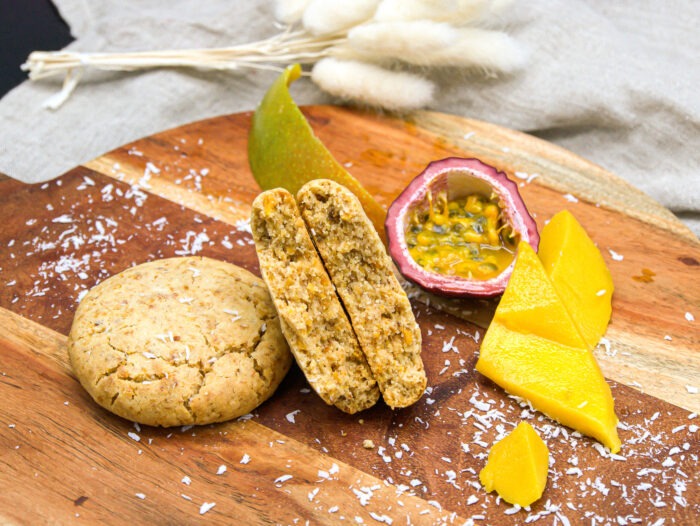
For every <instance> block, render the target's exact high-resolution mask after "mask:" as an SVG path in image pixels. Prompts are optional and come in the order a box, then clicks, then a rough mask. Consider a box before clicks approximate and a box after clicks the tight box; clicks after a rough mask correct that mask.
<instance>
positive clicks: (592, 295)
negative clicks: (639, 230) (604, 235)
mask: <svg viewBox="0 0 700 526" xmlns="http://www.w3.org/2000/svg"><path fill="white" fill-rule="evenodd" d="M538 254H539V257H540V260H541V261H542V263H543V265H544V269H545V272H546V273H547V275H548V276H549V277H550V279H551V280H552V283H553V284H554V288H555V289H556V291H557V293H558V294H559V297H560V298H561V300H562V302H563V303H564V306H565V307H566V309H567V310H568V311H569V314H570V315H571V318H572V319H573V320H574V324H575V325H576V327H577V329H578V332H579V333H580V334H581V336H582V337H583V339H584V340H585V342H586V344H587V346H588V347H589V348H590V349H592V348H593V347H595V346H596V345H597V344H598V342H599V341H600V338H601V337H602V336H603V334H605V330H606V329H607V327H608V322H609V321H610V316H611V314H612V304H611V301H612V294H613V282H612V277H611V276H610V271H609V270H608V268H607V266H606V265H605V260H603V256H602V255H601V254H600V251H599V250H598V248H597V247H596V246H595V244H593V241H591V238H590V237H588V234H587V233H586V231H585V230H584V229H583V227H582V226H581V225H580V224H579V222H578V221H577V220H576V218H575V217H574V216H573V215H572V214H571V212H569V211H568V210H563V211H561V212H559V213H557V214H556V215H555V216H554V217H552V219H551V220H550V221H549V223H548V224H547V225H546V226H545V227H544V228H543V229H542V234H541V235H540V248H539V252H538Z"/></svg>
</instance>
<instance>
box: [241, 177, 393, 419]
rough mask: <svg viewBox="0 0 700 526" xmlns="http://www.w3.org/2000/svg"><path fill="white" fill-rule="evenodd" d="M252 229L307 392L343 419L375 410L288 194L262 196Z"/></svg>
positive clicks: (354, 347) (371, 389) (361, 360)
mask: <svg viewBox="0 0 700 526" xmlns="http://www.w3.org/2000/svg"><path fill="white" fill-rule="evenodd" d="M250 226H251V230H252V232H253V239H254V240H255V249H256V251H257V254H258V260H259V261H260V271H261V273H262V276H263V279H264V280H265V283H267V286H268V288H269V290H270V294H271V295H272V299H273V300H274V303H275V307H276V308H277V312H278V313H279V317H280V323H281V325H282V331H283V333H284V335H285V337H286V338H287V342H288V343H289V346H290V348H291V351H292V353H293V354H294V357H295V358H296V361H297V363H298V364H299V367H300V368H301V370H302V371H303V372H304V375H305V376H306V378H307V380H308V381H309V384H310V385H311V387H312V388H313V389H314V390H315V391H316V392H317V393H318V395H319V396H320V397H321V398H322V399H323V400H324V401H325V402H326V403H327V404H330V405H334V406H336V407H337V408H339V409H341V410H342V411H345V412H346V413H351V414H352V413H356V412H357V411H361V410H363V409H367V408H369V407H371V406H372V405H374V404H375V402H376V401H377V399H378V398H379V389H378V388H377V383H376V382H375V380H374V378H373V376H372V372H371V371H370V368H369V366H368V364H367V360H366V359H365V356H364V354H363V353H362V350H361V349H360V345H359V343H358V341H357V338H356V337H355V333H354V332H353V329H352V327H351V326H350V322H349V321H348V318H347V316H346V314H345V312H344V311H343V307H342V305H341V303H340V300H339V299H338V296H337V295H336V293H335V290H334V288H333V284H332V283H331V280H330V278H329V277H328V274H327V273H326V270H325V269H324V267H323V264H322V263H321V260H320V258H319V256H318V253H317V252H316V249H315V248H314V246H313V243H312V242H311V238H310V237H309V233H308V231H307V230H306V226H305V224H304V222H303V220H302V218H301V216H300V215H299V209H298V208H297V205H296V202H295V201H294V197H293V196H292V194H290V193H289V192H288V191H287V190H284V189H281V188H278V189H275V190H269V191H267V192H263V193H262V194H260V195H259V196H258V197H257V198H256V199H255V201H253V210H252V213H251V221H250Z"/></svg>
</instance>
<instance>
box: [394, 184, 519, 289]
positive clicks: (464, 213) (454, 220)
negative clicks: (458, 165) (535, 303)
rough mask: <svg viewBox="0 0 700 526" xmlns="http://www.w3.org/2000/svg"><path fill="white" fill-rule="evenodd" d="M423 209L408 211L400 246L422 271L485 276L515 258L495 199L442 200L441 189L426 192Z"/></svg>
mask: <svg viewBox="0 0 700 526" xmlns="http://www.w3.org/2000/svg"><path fill="white" fill-rule="evenodd" d="M426 198H427V202H428V209H427V210H414V211H413V213H412V214H411V217H410V218H409V221H408V222H407V224H406V245H407V246H408V252H409V254H410V255H411V257H412V258H413V259H414V260H415V261H416V263H418V264H419V265H420V266H421V267H423V268H424V269H426V270H428V271H430V272H437V273H439V274H445V275H447V276H459V277H462V278H467V279H490V278H492V277H494V276H497V275H498V274H500V273H501V272H503V270H504V269H505V268H506V267H508V265H510V264H511V262H512V261H513V258H514V257H515V249H516V247H517V235H516V234H515V233H514V232H513V229H512V228H511V227H510V226H509V225H508V223H507V222H506V221H505V220H504V218H503V215H502V214H501V209H500V207H499V205H498V198H497V196H496V195H494V194H492V195H491V196H490V197H489V198H486V197H484V196H483V195H479V194H473V195H470V196H467V197H463V198H460V199H456V200H452V201H448V199H447V192H446V191H444V190H442V191H439V192H438V194H437V195H436V196H435V198H433V194H432V192H430V191H428V192H427V194H426Z"/></svg>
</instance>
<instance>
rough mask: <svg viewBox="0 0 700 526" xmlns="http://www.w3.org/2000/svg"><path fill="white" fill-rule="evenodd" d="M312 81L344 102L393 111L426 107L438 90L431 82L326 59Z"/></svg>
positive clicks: (319, 65) (362, 63)
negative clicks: (349, 100)
mask: <svg viewBox="0 0 700 526" xmlns="http://www.w3.org/2000/svg"><path fill="white" fill-rule="evenodd" d="M311 79H312V80H313V81H314V82H315V83H316V84H317V85H318V86H319V87H320V88H321V89H323V90H325V91H327V92H328V93H330V94H332V95H335V96H337V97H339V98H341V99H351V100H353V101H357V102H360V103H363V104H366V105H369V106H378V107H382V108H385V109H387V110H390V111H407V110H412V109H416V108H420V107H423V106H427V105H428V104H430V102H431V101H432V99H433V91H434V89H435V86H434V85H433V83H432V82H430V81H429V80H426V79H424V78H423V77H420V76H418V75H414V74H412V73H406V72H395V71H389V70H387V69H383V68H380V67H379V66H375V65H373V64H367V63H364V62H357V61H354V60H340V59H336V58H324V59H322V60H319V61H318V62H317V63H316V65H315V66H314V68H313V70H312V71H311Z"/></svg>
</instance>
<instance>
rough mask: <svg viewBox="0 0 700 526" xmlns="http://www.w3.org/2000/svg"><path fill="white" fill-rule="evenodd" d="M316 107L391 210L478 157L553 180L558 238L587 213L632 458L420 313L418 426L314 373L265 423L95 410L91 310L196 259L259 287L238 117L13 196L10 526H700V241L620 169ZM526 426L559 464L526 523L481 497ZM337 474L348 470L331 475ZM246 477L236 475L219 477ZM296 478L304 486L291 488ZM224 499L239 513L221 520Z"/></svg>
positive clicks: (418, 120)
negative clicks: (351, 410)
mask: <svg viewBox="0 0 700 526" xmlns="http://www.w3.org/2000/svg"><path fill="white" fill-rule="evenodd" d="M304 112H305V113H306V115H307V117H308V118H309V120H310V122H311V124H312V126H313V127H314V129H315V130H316V133H317V134H318V135H319V137H320V138H321V140H323V141H324V143H325V144H327V146H328V147H329V149H330V150H331V151H332V152H333V154H334V155H335V156H336V157H337V158H338V160H339V161H340V162H342V163H344V164H346V165H347V166H348V169H349V170H350V171H351V172H352V173H353V175H355V176H356V177H358V179H360V181H362V183H363V184H364V185H365V186H366V187H367V188H368V190H369V191H371V192H372V193H374V194H375V195H376V196H378V198H379V199H380V200H381V201H382V202H383V203H385V204H387V203H389V202H390V201H391V200H392V199H393V198H394V197H395V196H396V195H397V193H398V192H399V191H400V189H401V188H402V187H403V186H404V185H405V184H406V183H407V182H408V181H409V180H410V179H412V178H413V177H414V176H415V175H416V174H417V173H418V172H420V171H421V170H422V168H423V167H424V166H425V164H427V163H428V162H429V161H431V160H434V159H437V158H442V157H446V156H450V155H461V156H471V155H478V156H480V157H481V158H483V159H484V160H486V161H487V162H491V163H492V164H494V165H496V166H497V167H499V168H501V169H505V170H506V171H507V172H508V173H509V174H510V175H513V176H515V172H516V171H517V172H522V173H519V175H520V176H521V177H529V176H531V175H532V174H534V173H540V176H538V177H536V178H534V179H532V180H531V182H529V183H528V182H526V180H527V179H522V180H521V179H520V178H519V177H517V176H515V178H516V180H518V181H520V182H521V183H522V187H521V190H522V193H523V196H524V198H525V200H526V202H527V204H528V206H529V207H530V209H531V210H532V211H533V213H534V214H535V215H536V219H537V221H538V224H539V225H540V226H541V225H542V224H543V223H544V221H545V220H546V219H547V218H548V217H550V216H551V215H553V214H554V213H555V212H556V211H558V210H560V209H562V208H569V209H570V210H572V212H573V213H574V214H575V215H576V216H577V218H579V220H580V221H581V222H582V223H583V224H584V226H585V227H586V229H587V230H588V231H589V233H590V234H591V236H592V237H593V239H594V241H596V242H597V243H598V246H599V247H600V248H601V251H602V253H603V255H604V257H605V258H606V262H607V263H608V265H609V267H610V269H611V272H612V273H613V279H614V281H615V285H616V293H615V297H614V306H613V308H614V316H613V320H612V324H611V326H610V330H609V331H608V334H607V338H608V339H609V341H610V348H609V349H607V350H606V349H605V348H604V347H601V348H600V349H599V350H598V356H599V360H600V362H601V366H602V367H603V369H604V371H605V373H606V376H608V377H610V378H612V379H614V380H617V382H611V387H612V389H613V394H614V396H615V400H616V410H617V413H618V416H620V419H621V421H622V423H623V427H622V428H621V429H620V435H621V438H622V440H623V449H622V451H621V455H622V456H621V457H618V458H610V457H606V456H604V452H603V453H601V452H599V451H598V450H597V449H596V446H595V444H594V442H593V441H591V440H589V439H587V438H585V437H580V436H577V434H575V433H572V432H571V430H567V429H566V428H563V427H561V426H559V425H557V424H555V423H553V422H552V421H550V420H548V419H547V418H545V417H543V416H542V415H539V414H536V413H534V412H532V411H530V410H529V409H528V408H527V407H526V406H522V405H521V404H520V403H519V402H518V401H516V400H514V399H512V398H510V397H508V396H507V395H506V394H505V393H504V392H503V391H502V390H500V389H499V388H498V387H497V386H495V385H494V384H493V383H491V382H489V381H488V380H486V379H485V378H483V377H481V376H480V375H478V374H477V373H475V372H474V368H473V366H474V363H475V361H476V358H477V354H478V346H479V345H478V343H479V341H480V339H481V337H483V330H482V329H480V328H479V327H477V326H475V325H473V324H471V323H468V322H466V321H464V320H463V319H459V318H457V317H454V316H451V315H450V314H447V313H446V312H444V311H442V310H438V309H436V308H432V307H428V306H427V305H426V304H425V303H420V302H413V307H414V310H415V312H416V315H417V318H418V321H419V324H420V325H421V329H422V333H423V336H424V342H425V344H424V349H423V357H424V361H425V364H426V371H427V374H428V382H429V389H428V392H427V393H426V395H425V396H424V397H423V399H422V400H421V401H420V402H419V403H418V404H416V405H415V406H412V407H411V408H407V409H405V410H402V411H391V410H389V409H388V408H387V407H386V406H384V405H383V404H379V405H377V406H376V407H375V408H373V409H371V410H369V411H366V412H363V413H362V414H360V415H354V416H349V415H344V414H341V413H340V412H338V411H337V410H335V409H334V408H332V407H328V406H325V405H324V404H323V403H322V402H321V401H320V400H319V399H318V397H317V396H315V395H314V394H313V393H312V392H310V391H309V389H308V385H307V384H306V382H305V380H304V378H303V376H302V375H301V373H300V372H299V370H298V369H297V368H296V367H294V368H293V369H292V371H290V374H289V375H288V376H287V378H286V379H285V381H284V382H283V383H282V385H281V386H280V388H279V389H278V391H277V393H276V394H275V395H274V397H273V398H272V399H270V400H269V401H268V402H267V403H265V404H263V406H261V407H260V408H258V409H257V410H256V411H255V412H254V413H253V414H252V415H250V418H249V419H246V420H245V421H242V422H232V423H228V424H222V425H217V426H206V427H203V428H193V429H188V430H186V431H184V432H183V431H182V430H180V429H174V430H163V429H156V428H148V427H145V426H144V427H141V428H140V429H138V430H137V429H136V428H135V427H134V426H133V425H132V424H131V423H130V422H127V421H125V420H122V419H119V418H117V417H115V416H113V415H111V414H109V413H107V412H106V411H104V410H102V409H101V408H99V407H98V406H97V405H95V404H94V403H93V402H92V401H91V400H90V399H89V397H88V396H87V395H86V394H85V393H84V391H83V390H82V389H81V388H80V386H79V384H78V383H77V382H76V381H75V380H74V379H73V378H72V376H71V374H70V370H69V368H68V367H67V364H66V361H65V350H64V346H65V336H64V335H65V334H67V333H68V331H69V329H70V324H71V321H72V316H73V312H74V310H75V307H76V305H77V302H78V300H79V297H80V295H81V294H82V293H83V291H86V290H88V289H89V288H90V287H92V286H93V285H94V284H96V283H98V282H99V281H102V280H103V279H105V278H106V277H108V276H110V275H112V274H114V273H116V272H119V271H121V270H123V269H125V268H127V267H129V266H132V265H134V264H137V263H141V262H144V261H150V260H153V259H157V258H162V257H169V256H173V255H184V254H191V253H198V254H202V255H206V256H210V257H215V258H218V259H222V260H226V261H229V262H232V263H236V264H239V265H241V266H243V267H245V268H247V269H249V270H251V271H252V272H254V273H259V272H258V267H257V259H256V257H255V252H254V248H253V246H252V244H251V238H250V235H249V232H248V231H247V226H246V224H245V222H244V221H242V220H244V219H245V218H246V217H247V215H248V211H249V208H250V203H251V201H252V199H253V198H254V197H255V195H257V193H258V192H259V189H258V187H257V185H256V183H255V182H254V180H253V179H252V176H251V175H250V172H249V169H248V166H247V158H246V155H245V144H246V133H247V128H248V125H249V120H250V114H239V115H229V116H223V117H219V118H215V119H210V120H206V121H202V122H198V123H193V124H191V125H188V126H185V127H181V128H178V129H175V130H170V131H166V132H163V133H161V134H158V135H156V136H153V137H149V138H145V139H142V140H139V141H136V142H134V143H132V144H129V145H126V146H124V147H123V148H119V149H117V150H115V151H113V152H110V153H108V154H106V155H104V156H101V157H100V158H98V159H96V160H94V161H92V162H90V163H87V164H86V165H85V166H81V167H77V168H76V169H74V170H72V171H70V172H68V173H67V174H64V175H63V176H61V177H60V178H58V179H56V180H54V181H52V182H49V183H46V184H42V185H33V186H27V185H22V184H20V183H17V182H16V181H13V180H11V179H9V178H2V177H0V218H1V219H2V222H3V228H2V229H1V230H0V307H1V308H0V327H2V331H0V396H1V397H2V399H3V401H4V402H3V404H2V405H1V406H0V424H2V427H0V451H2V453H1V454H0V463H2V471H1V472H0V485H1V486H2V487H3V488H11V489H10V490H9V491H6V492H4V493H3V494H2V495H1V496H0V504H2V507H1V508H0V509H2V510H3V511H2V512H0V522H3V523H24V524H29V523H32V524H33V523H41V522H44V523H72V522H77V521H78V520H84V519H88V520H89V521H90V522H99V523H103V522H104V523H114V522H120V523H121V522H125V521H127V520H135V521H138V522H146V521H147V522H149V523H150V522H152V523H173V522H174V523H190V522H195V521H197V520H198V519H204V520H208V521H215V522H221V523H230V522H231V521H232V520H235V519H238V520H240V521H243V522H245V523H261V524H264V523H277V524H292V523H295V521H297V519H298V521H297V522H303V521H304V520H309V521H310V522H311V523H314V524H317V523H338V522H341V520H340V518H341V517H342V518H343V519H344V520H343V522H349V523H353V522H354V521H355V519H354V517H355V516H358V517H361V518H362V520H364V522H365V523H366V524H371V523H374V522H378V521H379V522H381V521H382V520H384V519H385V518H386V517H389V518H391V519H392V520H393V523H394V524H406V523H409V521H410V523H411V524H421V523H425V524H437V523H460V524H461V523H463V522H464V521H465V520H468V519H470V518H471V519H473V520H475V521H477V522H482V523H488V524H520V523H523V522H525V521H526V520H528V521H531V520H535V519H542V518H545V519H546V521H547V522H548V523H554V522H556V521H558V522H562V521H563V520H564V519H563V518H562V517H565V518H567V519H568V520H569V522H570V523H571V524H577V523H582V522H585V523H591V522H592V521H593V520H595V521H596V523H598V524H603V523H620V521H623V522H624V521H629V523H632V522H631V521H632V520H633V519H640V520H642V521H643V522H648V523H654V522H655V521H656V520H657V519H665V520H666V523H669V522H672V521H675V522H677V523H692V521H693V520H694V518H696V517H697V516H698V514H700V489H699V488H700V474H699V473H698V470H697V467H696V466H697V460H698V455H700V440H698V428H697V424H698V420H697V419H696V418H695V417H694V415H693V414H690V413H688V411H686V410H684V409H681V408H680V407H677V406H674V405H671V404H670V403H668V402H673V403H675V404H677V405H680V406H683V407H685V408H687V409H691V410H694V411H696V412H697V411H698V408H700V405H699V404H698V395H695V394H692V393H691V392H690V391H689V390H688V389H687V388H686V385H689V386H698V384H700V380H699V379H698V375H699V371H700V365H699V363H698V350H699V349H700V337H699V335H698V331H697V328H696V327H697V326H696V325H695V324H694V323H693V322H690V321H688V320H687V319H686V318H685V313H686V312H695V310H694V309H697V305H698V304H700V289H699V288H698V287H699V286H700V285H699V284H698V283H699V280H698V279H697V278H698V272H699V270H700V267H699V266H698V261H700V248H699V244H698V242H697V239H696V238H694V237H693V236H692V234H689V232H688V231H687V229H685V227H684V226H683V225H682V224H681V223H680V222H678V221H677V220H675V219H674V218H673V217H672V216H671V215H670V213H669V212H668V211H666V210H664V209H663V208H662V207H660V206H659V205H657V204H655V203H654V202H653V201H652V200H651V199H649V198H648V197H646V196H644V195H643V194H640V193H639V192H636V191H634V192H632V193H630V192H629V185H626V184H625V183H622V182H621V181H620V180H619V179H617V178H615V177H614V176H612V175H610V174H608V173H607V172H605V171H604V170H602V169H601V168H599V167H596V166H595V165H593V164H591V163H588V162H587V161H585V160H583V159H580V158H577V157H575V156H573V155H571V154H569V153H568V152H565V151H564V150H561V149H558V148H555V147H553V146H551V145H549V144H547V143H545V142H543V141H538V140H537V139H534V138H531V137H528V136H525V135H522V134H518V133H516V132H511V131H509V130H503V129H501V128H497V127H494V126H493V125H488V124H485V123H478V122H475V121H468V120H466V119H459V118H455V117H450V116H444V115H441V114H433V113H420V114H416V115H414V116H412V117H411V118H410V120H409V122H407V121H405V120H398V119H392V118H388V117H380V116H376V115H371V114H367V113H363V112H354V111H349V110H346V109H342V108H335V107H325V106H321V107H310V108H304ZM465 136H466V138H465ZM524 174H527V175H526V176H524ZM563 194H571V196H568V198H567V197H565V196H564V195H563ZM573 196H575V197H576V198H577V200H574V199H573ZM574 201H575V202H574ZM660 247H662V249H661V248H660ZM611 250H612V251H613V252H614V253H615V254H620V255H623V256H624V258H623V259H622V260H621V261H618V260H617V259H613V253H612V252H611ZM618 259H619V258H618ZM652 274H653V275H652ZM449 307H451V310H452V311H454V312H457V313H461V312H462V311H464V310H473V309H480V308H481V307H482V306H481V305H479V304H476V303H474V302H456V303H455V302H452V303H451V304H450V305H449ZM695 314H696V315H697V314H698V313H697V312H695ZM667 336H668V337H670V339H668V338H666V337H667ZM619 382H622V383H628V384H631V385H633V386H636V387H634V388H633V387H627V386H625V385H622V383H619ZM650 393H651V394H654V395H655V396H656V397H658V398H654V397H652V396H649V394H650ZM659 398H661V399H663V400H665V401H663V400H661V399H659ZM65 402H68V404H66V403H65ZM521 419H527V420H529V421H530V422H531V423H533V425H534V426H535V427H536V429H538V431H539V432H540V433H541V434H542V436H543V438H545V440H546V441H547V443H548V446H549V448H550V452H551V455H552V458H553V461H554V463H553V464H552V466H551V471H550V478H549V481H548V486H547V488H546V490H545V495H544V497H543V499H542V500H541V501H539V502H538V503H536V504H535V505H533V507H532V509H530V510H523V511H519V512H517V513H512V512H514V511H515V510H512V509H510V507H509V506H508V505H506V504H505V503H502V502H499V501H498V500H497V499H496V498H495V496H494V495H492V494H485V493H484V492H483V490H481V489H480V486H479V483H478V472H479V470H480V469H481V468H482V467H483V464H484V462H485V456H486V453H487V451H488V449H489V447H490V445H491V444H492V443H493V442H494V441H495V440H496V439H497V438H498V437H500V436H502V434H503V433H504V432H506V431H508V430H510V429H512V427H514V426H515V425H516V424H517V423H518V422H519V421H520V420H521ZM129 432H131V433H136V434H137V435H138V437H139V438H140V441H139V442H135V441H134V439H133V438H130V437H129V435H128V433H129ZM365 440H371V441H372V442H373V443H374V447H373V448H371V449H366V448H364V447H363V443H364V441H365ZM17 446H19V448H17ZM139 451H140V453H139ZM246 454H247V455H249V456H250V458H251V461H250V463H248V464H241V463H240V459H241V458H243V456H244V455H246ZM333 463H335V464H336V465H337V466H338V469H339V471H338V473H337V474H335V475H333V476H331V477H330V478H329V479H328V480H327V479H326V478H325V477H324V476H319V470H320V472H321V473H323V472H324V471H328V470H329V468H330V467H331V466H332V465H333ZM222 464H225V465H226V466H227V471H226V473H224V474H223V475H216V471H217V469H218V467H219V466H220V465H222ZM286 474H289V475H292V476H293V478H292V479H289V480H287V481H285V482H281V483H277V484H275V479H276V478H277V477H279V476H282V475H286ZM185 475H187V476H189V477H190V478H191V479H192V484H191V486H187V485H185V484H183V483H182V482H181V480H182V478H183V476H185ZM363 488H365V489H363ZM366 488H373V489H366ZM317 490H318V491H317ZM136 493H142V494H144V495H145V499H140V498H138V497H137V496H136ZM182 494H185V495H187V496H188V497H189V498H191V499H192V500H187V499H186V498H184V497H182ZM37 502H38V503H39V504H36V503H37ZM204 502H216V506H215V507H214V508H212V509H211V510H210V511H209V512H207V513H206V514H205V515H204V516H200V515H199V506H201V505H202V504H203V503H204ZM363 503H364V504H366V505H363ZM334 506H337V507H338V511H336V512H334V513H331V511H333V510H334V508H333V507H334ZM164 510H166V511H165V512H164ZM76 513H77V514H80V517H76V515H75V514H76ZM372 514H374V515H372ZM239 518H240V519H239Z"/></svg>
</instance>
